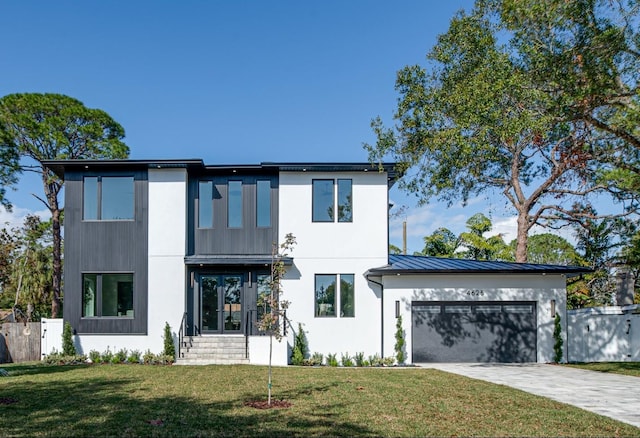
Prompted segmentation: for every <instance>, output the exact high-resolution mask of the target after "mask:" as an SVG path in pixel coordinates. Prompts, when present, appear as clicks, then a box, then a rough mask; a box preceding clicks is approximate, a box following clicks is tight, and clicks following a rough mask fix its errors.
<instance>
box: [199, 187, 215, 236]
mask: <svg viewBox="0 0 640 438" xmlns="http://www.w3.org/2000/svg"><path fill="white" fill-rule="evenodd" d="M203 183H204V184H207V185H208V186H209V188H210V189H211V193H210V194H211V199H209V200H208V203H209V206H210V209H211V224H210V225H207V226H203V225H202V223H201V222H202V221H201V219H202V217H201V213H200V212H201V208H202V205H203V199H202V193H201V190H200V185H201V184H203ZM214 193H215V184H214V183H213V181H212V180H204V179H203V180H199V181H198V214H197V220H198V225H197V227H196V228H202V229H211V228H214V222H215V221H214V218H215V207H214V203H213V199H214V196H213V195H214Z"/></svg>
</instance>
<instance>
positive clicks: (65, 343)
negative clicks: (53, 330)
mask: <svg viewBox="0 0 640 438" xmlns="http://www.w3.org/2000/svg"><path fill="white" fill-rule="evenodd" d="M62 355H63V356H75V355H76V346H75V345H74V344H73V329H72V328H71V324H69V321H67V322H65V323H64V327H63V329H62Z"/></svg>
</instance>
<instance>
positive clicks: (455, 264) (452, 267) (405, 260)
mask: <svg viewBox="0 0 640 438" xmlns="http://www.w3.org/2000/svg"><path fill="white" fill-rule="evenodd" d="M591 271H592V270H591V269H589V268H585V267H581V266H562V265H544V264H535V263H515V262H500V261H480V260H466V259H450V258H440V257H429V256H410V255H397V254H391V255H389V265H387V266H382V267H379V268H373V269H370V270H369V271H368V272H367V273H368V274H369V275H383V274H402V273H405V274H426V273H430V274H438V273H476V274H496V273H505V274H506V273H514V274H542V273H554V274H575V275H578V274H582V273H587V272H591Z"/></svg>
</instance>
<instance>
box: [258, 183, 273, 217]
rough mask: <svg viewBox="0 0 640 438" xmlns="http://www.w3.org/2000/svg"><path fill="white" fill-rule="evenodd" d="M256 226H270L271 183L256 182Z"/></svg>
mask: <svg viewBox="0 0 640 438" xmlns="http://www.w3.org/2000/svg"><path fill="white" fill-rule="evenodd" d="M256 225H257V226H258V227H270V226H271V181H269V180H258V181H256Z"/></svg>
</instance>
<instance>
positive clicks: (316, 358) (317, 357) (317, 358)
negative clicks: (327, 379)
mask: <svg viewBox="0 0 640 438" xmlns="http://www.w3.org/2000/svg"><path fill="white" fill-rule="evenodd" d="M323 362H324V356H323V355H322V353H317V352H316V353H313V355H312V356H311V359H309V365H311V366H319V365H322V363H323Z"/></svg>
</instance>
